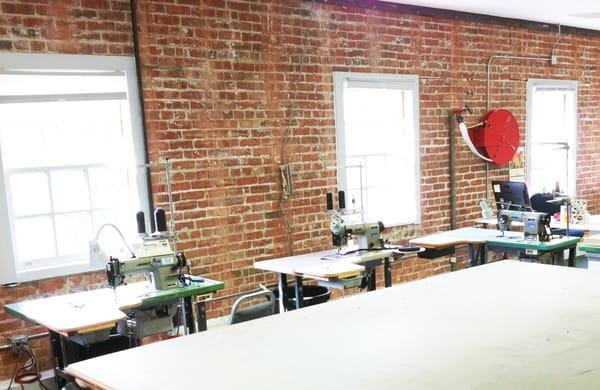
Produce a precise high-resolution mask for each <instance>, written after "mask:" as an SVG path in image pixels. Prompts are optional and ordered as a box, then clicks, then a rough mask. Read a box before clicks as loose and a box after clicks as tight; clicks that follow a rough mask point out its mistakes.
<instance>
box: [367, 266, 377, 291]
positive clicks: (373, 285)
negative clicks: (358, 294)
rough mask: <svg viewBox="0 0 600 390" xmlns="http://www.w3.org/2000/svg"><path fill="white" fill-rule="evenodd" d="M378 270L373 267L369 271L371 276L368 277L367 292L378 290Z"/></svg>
mask: <svg viewBox="0 0 600 390" xmlns="http://www.w3.org/2000/svg"><path fill="white" fill-rule="evenodd" d="M375 270H376V268H375V267H373V268H371V270H369V271H368V272H369V275H368V277H367V291H375V289H377V278H376V276H377V275H376V274H375Z"/></svg>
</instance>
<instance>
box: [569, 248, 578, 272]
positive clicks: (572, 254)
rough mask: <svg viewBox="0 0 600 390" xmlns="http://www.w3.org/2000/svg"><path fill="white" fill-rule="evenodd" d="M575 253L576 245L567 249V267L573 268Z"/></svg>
mask: <svg viewBox="0 0 600 390" xmlns="http://www.w3.org/2000/svg"><path fill="white" fill-rule="evenodd" d="M576 252H577V245H575V246H572V247H570V248H569V267H575V255H576Z"/></svg>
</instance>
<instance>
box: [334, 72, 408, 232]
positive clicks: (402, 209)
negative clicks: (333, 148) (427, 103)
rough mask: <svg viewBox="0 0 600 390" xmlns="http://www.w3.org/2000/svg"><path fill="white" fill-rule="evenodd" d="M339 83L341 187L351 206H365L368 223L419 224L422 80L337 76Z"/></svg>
mask: <svg viewBox="0 0 600 390" xmlns="http://www.w3.org/2000/svg"><path fill="white" fill-rule="evenodd" d="M334 82H335V111H336V134H337V141H336V142H337V160H338V183H339V186H340V189H342V190H345V191H346V203H347V207H348V208H356V209H361V207H362V208H363V209H364V211H365V220H367V221H369V222H372V221H382V222H383V223H384V224H385V225H386V226H393V225H400V224H409V223H419V221H420V192H419V181H420V174H419V84H418V83H419V80H418V77H417V76H406V75H380V74H357V73H334ZM361 180H362V183H361ZM361 188H362V194H361ZM361 195H362V196H361ZM361 202H362V203H361Z"/></svg>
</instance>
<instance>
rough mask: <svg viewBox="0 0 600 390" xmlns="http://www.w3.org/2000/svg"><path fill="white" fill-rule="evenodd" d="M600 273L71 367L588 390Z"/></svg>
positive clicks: (476, 289)
mask: <svg viewBox="0 0 600 390" xmlns="http://www.w3.org/2000/svg"><path fill="white" fill-rule="evenodd" d="M598 356H600V273H596V272H589V271H587V270H582V269H572V268H567V267H556V266H550V265H542V264H532V263H520V262H514V261H510V260H507V261H501V262H496V263H491V264H486V265H483V266H480V267H475V268H469V269H466V270H462V271H458V272H453V273H447V274H443V275H438V276H434V277H431V278H428V279H424V280H419V281H415V282H411V283H406V284H404V285H399V286H394V287H392V288H387V289H382V290H377V291H374V292H372V293H370V294H361V295H356V296H352V297H348V298H343V299H339V300H336V301H333V302H328V303H325V304H322V305H317V306H311V307H307V308H304V309H302V310H295V311H290V312H286V313H283V314H281V315H279V316H271V317H266V318H263V319H259V320H255V321H250V322H246V323H242V324H238V325H233V326H229V327H225V328H219V329H216V330H214V331H210V330H209V331H208V332H204V333H196V334H193V335H190V336H185V337H181V338H177V339H172V340H167V341H161V342H158V343H155V344H151V345H146V346H142V347H140V348H136V349H131V350H126V351H122V352H118V353H115V354H111V355H105V356H102V357H98V358H94V359H90V360H86V361H82V362H78V363H74V364H71V365H70V366H69V367H68V368H67V372H68V373H69V374H71V375H74V376H75V377H77V378H80V379H84V380H85V381H87V382H88V383H90V384H93V385H95V386H97V387H99V388H103V389H104V388H106V389H109V388H110V389H185V388H200V387H202V388H218V389H220V390H228V389H236V390H237V389H264V390H268V389H277V390H279V389H281V388H282V386H284V387H285V388H286V389H289V390H295V389H344V390H352V389H357V390H358V389H360V390H363V389H378V390H381V389H394V390H395V389H400V388H410V389H440V388H444V389H464V388H479V389H489V388H506V389H512V388H537V389H548V388H554V389H566V388H568V389H589V388H597V387H598V385H599V384H600V360H599V359H598Z"/></svg>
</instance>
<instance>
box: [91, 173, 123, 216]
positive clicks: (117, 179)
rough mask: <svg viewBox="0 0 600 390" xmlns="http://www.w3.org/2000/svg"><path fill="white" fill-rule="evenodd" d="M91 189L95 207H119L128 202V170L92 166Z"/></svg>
mask: <svg viewBox="0 0 600 390" xmlns="http://www.w3.org/2000/svg"><path fill="white" fill-rule="evenodd" d="M89 177H90V189H91V192H92V207H93V208H109V207H118V206H119V205H122V204H123V203H127V199H126V197H124V196H123V194H124V193H127V186H128V185H127V172H126V171H125V170H124V169H118V168H107V167H101V168H90V170H89Z"/></svg>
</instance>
